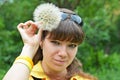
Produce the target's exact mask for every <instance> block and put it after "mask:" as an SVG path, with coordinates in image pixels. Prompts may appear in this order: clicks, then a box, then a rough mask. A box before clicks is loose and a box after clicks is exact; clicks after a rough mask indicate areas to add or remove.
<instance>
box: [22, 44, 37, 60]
mask: <svg viewBox="0 0 120 80" xmlns="http://www.w3.org/2000/svg"><path fill="white" fill-rule="evenodd" d="M37 49H38V48H37V47H33V46H29V45H27V44H25V45H24V46H23V49H22V52H21V54H20V56H28V57H30V58H31V59H33V57H34V55H35V53H36V51H37Z"/></svg>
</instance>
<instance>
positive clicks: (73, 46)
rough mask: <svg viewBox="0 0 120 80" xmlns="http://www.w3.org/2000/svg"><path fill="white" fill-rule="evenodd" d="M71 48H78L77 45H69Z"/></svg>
mask: <svg viewBox="0 0 120 80" xmlns="http://www.w3.org/2000/svg"><path fill="white" fill-rule="evenodd" d="M68 46H69V47H70V48H75V47H77V44H70V45H68Z"/></svg>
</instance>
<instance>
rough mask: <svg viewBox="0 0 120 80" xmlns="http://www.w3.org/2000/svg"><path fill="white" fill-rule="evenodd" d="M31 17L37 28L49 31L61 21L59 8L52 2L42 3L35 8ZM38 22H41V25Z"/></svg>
mask: <svg viewBox="0 0 120 80" xmlns="http://www.w3.org/2000/svg"><path fill="white" fill-rule="evenodd" d="M33 18H34V21H35V22H36V23H37V25H38V28H43V29H44V30H48V31H51V30H53V29H55V28H57V27H58V25H59V23H60V21H61V13H60V10H59V8H58V7H56V6H55V5H53V4H52V3H44V4H41V5H39V6H38V7H37V8H36V9H35V11H34V13H33ZM39 23H42V25H41V24H40V25H39Z"/></svg>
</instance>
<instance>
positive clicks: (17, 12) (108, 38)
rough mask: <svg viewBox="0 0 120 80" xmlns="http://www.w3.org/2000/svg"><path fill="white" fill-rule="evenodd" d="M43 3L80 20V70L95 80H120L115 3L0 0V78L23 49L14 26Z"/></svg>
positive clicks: (119, 12)
mask: <svg viewBox="0 0 120 80" xmlns="http://www.w3.org/2000/svg"><path fill="white" fill-rule="evenodd" d="M45 2H52V3H54V4H56V5H57V6H59V7H65V8H68V9H71V10H74V11H75V12H76V13H78V15H80V16H81V17H82V18H83V21H84V27H83V30H84V32H85V35H86V37H85V41H84V42H83V44H81V45H80V46H79V50H78V54H77V57H78V58H79V59H80V60H81V62H82V63H83V68H84V70H85V71H86V72H89V73H91V74H93V75H95V76H97V77H98V78H99V80H120V77H119V75H118V74H120V64H119V63H120V54H119V53H120V31H119V30H120V27H119V25H120V10H119V5H120V1H119V0H1V1H0V79H2V77H3V76H4V74H5V73H6V72H7V70H8V69H9V68H10V66H11V65H12V63H13V61H14V59H15V57H16V56H18V55H19V53H20V51H21V49H22V46H23V44H22V40H21V37H20V35H19V33H18V31H17V29H16V26H17V24H19V23H20V22H25V21H28V20H32V19H33V18H32V17H33V11H34V9H35V8H36V6H38V5H39V4H41V3H45Z"/></svg>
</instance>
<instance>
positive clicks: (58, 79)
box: [42, 62, 67, 80]
mask: <svg viewBox="0 0 120 80" xmlns="http://www.w3.org/2000/svg"><path fill="white" fill-rule="evenodd" d="M42 67H43V70H44V72H45V74H46V75H47V76H48V77H49V78H50V80H65V77H66V74H67V69H65V70H63V71H54V70H52V69H50V68H48V67H47V65H45V64H44V63H43V62H42Z"/></svg>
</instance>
